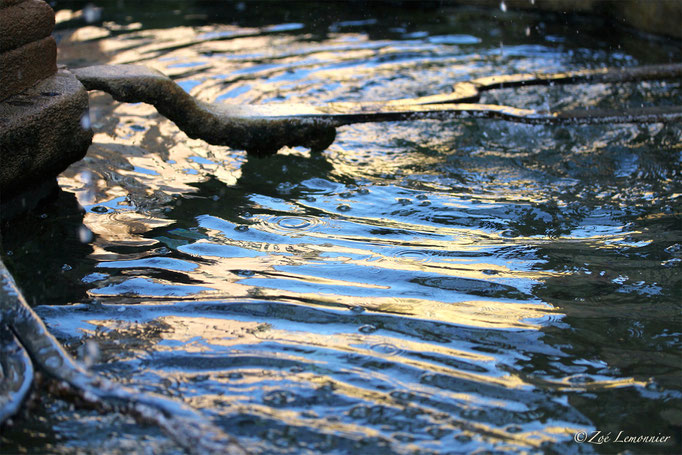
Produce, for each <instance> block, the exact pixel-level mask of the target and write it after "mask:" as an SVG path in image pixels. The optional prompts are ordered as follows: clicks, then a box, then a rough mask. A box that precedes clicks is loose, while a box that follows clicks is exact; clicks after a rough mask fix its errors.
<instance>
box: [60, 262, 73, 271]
mask: <svg viewBox="0 0 682 455" xmlns="http://www.w3.org/2000/svg"><path fill="white" fill-rule="evenodd" d="M72 268H73V267H71V266H70V265H69V264H64V265H63V266H62V272H68V271H69V270H71V269H72Z"/></svg>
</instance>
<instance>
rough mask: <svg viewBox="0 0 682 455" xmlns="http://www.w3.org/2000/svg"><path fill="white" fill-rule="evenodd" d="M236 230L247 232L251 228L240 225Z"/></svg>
mask: <svg viewBox="0 0 682 455" xmlns="http://www.w3.org/2000/svg"><path fill="white" fill-rule="evenodd" d="M234 230H235V231H237V232H246V231H248V230H249V227H248V226H247V225H245V224H239V225H237V226H235V227H234Z"/></svg>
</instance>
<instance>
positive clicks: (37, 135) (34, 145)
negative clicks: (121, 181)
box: [0, 70, 92, 217]
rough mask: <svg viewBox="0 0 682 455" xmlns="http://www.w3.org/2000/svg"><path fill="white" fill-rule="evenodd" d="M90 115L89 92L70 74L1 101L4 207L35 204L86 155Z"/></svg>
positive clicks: (0, 165)
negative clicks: (63, 174)
mask: <svg viewBox="0 0 682 455" xmlns="http://www.w3.org/2000/svg"><path fill="white" fill-rule="evenodd" d="M87 115H88V93H87V91H86V90H85V88H84V87H83V86H82V85H81V83H80V82H78V80H77V79H76V78H75V77H74V76H73V75H72V74H71V73H69V72H68V71H66V70H60V71H58V72H57V73H56V74H55V75H54V76H51V77H49V78H47V79H45V80H43V81H41V82H39V83H38V84H36V85H35V86H33V87H31V88H30V89H28V90H25V91H24V92H22V93H20V94H17V95H13V96H11V97H9V98H7V99H6V100H4V101H2V102H0V203H3V205H4V202H5V201H7V202H10V201H11V200H15V201H19V203H20V205H23V206H27V207H28V206H31V205H33V204H32V203H31V201H30V200H34V199H35V198H36V197H39V196H40V195H41V194H43V193H44V191H39V189H40V188H46V186H48V184H46V182H53V181H54V179H55V177H56V176H57V175H58V174H59V173H61V172H62V171H64V170H65V169H66V168H67V167H68V166H69V165H70V164H71V163H74V162H76V161H78V160H80V159H82V158H83V157H84V156H85V153H86V152H87V150H88V147H89V146H90V143H91V141H92V130H91V129H90V124H89V123H90V122H89V119H88V117H87ZM22 195H23V197H24V200H23V201H22V199H21V198H22ZM27 199H28V200H27ZM6 208H7V207H6ZM11 211H13V210H8V212H11ZM3 212H5V210H2V207H0V217H5V214H4V213H3Z"/></svg>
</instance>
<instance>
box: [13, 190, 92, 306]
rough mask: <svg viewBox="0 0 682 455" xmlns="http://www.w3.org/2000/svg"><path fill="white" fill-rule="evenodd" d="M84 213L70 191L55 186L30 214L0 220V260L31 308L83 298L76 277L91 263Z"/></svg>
mask: <svg viewBox="0 0 682 455" xmlns="http://www.w3.org/2000/svg"><path fill="white" fill-rule="evenodd" d="M84 213H85V212H84V210H83V208H82V207H81V206H80V205H79V204H78V200H77V199H76V196H75V195H74V194H73V193H69V192H66V191H63V190H61V189H57V190H56V191H55V192H54V194H52V195H51V196H50V197H49V198H48V199H47V200H46V201H44V202H43V203H41V205H40V206H38V207H37V208H36V209H35V210H34V211H33V212H31V213H28V214H25V215H23V216H20V217H17V218H14V219H12V220H9V221H3V222H2V225H1V226H0V232H1V233H2V235H1V236H0V239H1V240H2V255H3V258H2V260H3V262H4V263H5V264H6V266H7V267H8V269H9V270H10V271H11V273H12V275H13V276H14V277H15V280H16V281H17V284H18V285H19V287H20V288H21V289H22V290H23V291H24V296H25V297H26V301H27V302H28V303H29V304H30V305H31V306H36V305H61V304H64V303H66V302H81V301H83V300H85V299H86V295H87V289H88V288H89V286H88V285H87V284H86V283H84V282H83V281H82V280H81V278H82V277H83V276H85V275H87V274H88V273H90V272H91V271H92V270H93V268H94V265H95V261H94V260H92V259H90V258H89V257H88V256H89V255H90V253H92V246H91V244H90V242H91V240H92V232H90V230H89V229H88V228H87V227H85V225H84V224H83V215H84Z"/></svg>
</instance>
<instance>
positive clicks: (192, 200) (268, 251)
mask: <svg viewBox="0 0 682 455" xmlns="http://www.w3.org/2000/svg"><path fill="white" fill-rule="evenodd" d="M230 5H232V4H230ZM242 5H243V8H245V9H246V12H245V13H244V14H245V15H244V19H243V21H242V22H241V23H240V22H235V19H234V17H232V18H231V19H230V20H229V21H227V20H226V18H225V17H224V16H220V15H217V16H215V20H216V23H211V22H212V21H211V19H210V18H209V17H213V16H208V14H209V13H210V14H213V13H216V11H214V10H212V9H210V8H211V7H207V8H209V9H207V10H201V9H198V10H197V7H194V10H191V11H194V13H196V14H204V16H200V18H203V19H201V20H200V21H199V22H200V23H201V25H197V23H196V21H195V19H196V18H195V16H192V14H190V13H187V14H185V15H183V14H175V13H171V12H169V13H167V14H166V15H163V14H160V13H157V14H156V15H150V14H148V13H145V11H146V10H145V9H144V8H143V9H142V10H141V11H140V12H139V16H140V17H136V16H135V14H134V13H133V12H131V11H127V13H126V14H123V13H120V12H118V10H107V9H105V10H104V16H103V22H102V23H96V24H92V25H89V26H88V28H84V27H83V28H80V29H79V30H77V31H76V32H75V33H73V34H72V32H70V31H65V30H63V31H61V32H60V37H61V43H60V45H61V46H62V58H63V60H64V62H65V63H67V64H72V65H82V64H85V63H122V62H126V63H129V62H134V63H144V64H146V65H149V66H152V67H155V68H158V69H160V70H162V71H164V72H165V73H167V74H169V75H171V76H172V77H173V78H175V80H176V81H177V82H178V83H179V84H180V85H181V86H182V87H183V88H185V90H187V91H189V92H190V93H192V94H193V95H195V96H197V97H199V98H201V99H204V100H209V101H229V102H233V103H280V102H311V103H324V102H331V101H355V100H371V99H377V100H378V99H392V98H402V97H412V96H423V95H428V94H435V93H442V92H446V91H447V90H448V88H449V87H450V86H451V85H452V83H453V82H456V81H461V80H467V79H472V78H475V77H480V76H486V75H491V74H496V73H513V72H520V71H524V72H525V71H536V70H541V71H552V70H559V69H566V68H583V67H599V66H603V65H625V64H628V65H629V64H637V63H662V62H666V61H668V60H673V61H680V60H682V55H680V51H679V48H675V47H673V46H670V47H666V46H667V45H666V44H665V43H661V42H649V41H646V40H644V39H640V40H639V41H636V42H633V40H632V38H629V39H621V38H622V37H619V36H615V37H614V36H604V35H603V34H600V33H599V32H598V29H597V28H594V25H593V24H590V23H585V24H583V25H582V27H583V28H582V29H581V34H580V35H578V36H574V33H575V31H574V29H572V28H571V26H562V25H558V24H553V23H551V22H543V21H542V20H541V17H540V16H536V15H533V14H527V15H518V14H517V15H516V16H514V19H515V22H514V24H507V23H501V22H500V20H499V19H493V18H492V17H491V16H489V15H488V13H485V12H480V11H478V12H477V11H476V10H468V9H465V10H456V9H441V10H429V11H427V12H423V11H418V12H415V10H400V9H395V8H394V9H390V10H384V9H381V8H380V7H375V9H372V8H370V9H368V10H367V11H364V14H356V13H354V12H353V11H347V10H346V9H344V8H342V7H338V6H337V7H335V8H337V9H338V11H337V10H333V11H331V12H329V11H328V12H327V13H328V14H327V15H323V16H319V17H318V16H314V15H310V14H309V13H310V11H311V10H309V9H306V8H302V9H301V11H299V12H292V13H291V15H290V16H291V17H289V19H284V18H283V17H281V18H279V19H278V20H275V19H272V20H270V19H269V18H270V17H271V15H270V14H265V15H263V16H262V17H260V18H259V20H260V22H253V20H254V18H253V16H250V15H249V13H248V9H249V4H248V3H245V4H242ZM233 6H234V5H233ZM310 8H312V7H310ZM329 8H332V7H329ZM275 9H276V8H275ZM313 9H314V8H313ZM332 9H333V8H332ZM195 10H196V11H195ZM259 11H261V10H259ZM316 11H317V10H316ZM388 12H390V14H389V13H388ZM194 13H193V14H194ZM107 14H110V16H107ZM216 14H217V13H216ZM272 14H274V15H276V14H275V13H272ZM509 14H512V13H509ZM514 14H516V13H514ZM127 15H130V17H127ZM159 16H161V17H162V18H163V20H165V21H166V22H165V23H163V24H160V23H153V22H151V23H145V22H144V21H147V22H149V20H151V19H150V18H154V20H157V21H161V19H159ZM197 17H199V16H197ZM335 17H336V19H334V18H335ZM138 20H139V21H143V23H142V24H139V23H136V21H138ZM384 21H385V23H386V26H382V25H383V22H384ZM226 23H232V25H225V24H226ZM150 24H151V25H150ZM207 24H209V25H207ZM192 25H195V26H192ZM527 27H528V30H532V33H526V28H527ZM590 27H592V28H590ZM550 38H551V39H550ZM614 39H619V41H618V44H614V41H612V40H614ZM619 44H622V46H620V47H619ZM485 96H486V97H487V99H485V100H483V101H484V102H500V103H503V104H509V105H514V106H519V107H534V108H535V107H542V106H545V105H550V106H557V107H562V108H576V107H585V106H596V107H605V106H608V107H612V106H614V105H617V103H621V104H622V103H625V104H629V105H638V104H642V103H650V102H652V100H659V101H660V102H664V103H668V102H671V103H678V104H679V103H680V102H682V96H680V85H679V83H674V82H667V83H662V82H659V83H655V82H649V83H642V84H625V85H622V86H616V87H613V86H608V85H602V84H599V85H591V86H589V85H582V86H577V87H553V88H542V87H540V88H538V87H533V88H526V89H519V90H501V91H498V92H494V93H493V92H491V93H489V94H486V95H485ZM661 100H662V101H661ZM91 104H92V111H91V118H92V122H93V126H94V128H95V129H96V135H95V138H94V143H93V146H92V147H91V148H90V151H89V153H88V157H87V158H86V159H85V160H83V161H82V162H80V163H77V164H75V165H73V166H72V167H71V168H70V169H69V170H68V171H67V172H65V173H64V174H63V175H62V176H61V177H60V179H59V183H60V185H61V187H62V189H63V193H62V195H61V196H60V197H61V198H63V199H65V200H67V201H68V200H69V198H71V199H70V200H73V195H75V196H76V198H77V199H78V201H79V203H80V204H81V206H82V207H83V209H84V212H82V211H79V209H78V208H76V207H75V206H69V205H68V202H61V203H59V204H58V205H57V207H58V209H56V210H52V211H50V212H46V213H45V216H44V217H41V216H40V215H38V217H40V218H41V219H40V220H37V219H36V220H33V222H34V223H35V225H40V226H43V227H42V228H41V229H42V231H41V232H34V231H31V232H22V231H20V230H15V231H13V234H12V235H11V236H4V238H3V246H4V248H5V251H6V253H7V255H8V256H7V262H8V265H11V266H12V267H13V268H14V270H15V273H16V275H17V279H18V280H19V281H20V282H21V284H22V285H23V287H24V288H25V289H26V292H27V294H28V295H29V296H30V297H31V298H32V299H33V300H34V302H35V303H36V304H40V303H45V304H49V305H44V306H39V307H38V308H37V310H38V311H39V313H40V314H41V316H42V317H43V318H45V320H46V322H47V323H48V325H49V326H50V328H51V329H52V330H53V331H54V333H55V334H56V335H57V336H58V337H59V338H60V339H61V340H62V341H63V342H65V343H67V345H68V346H69V347H70V349H71V350H72V351H73V352H74V353H79V352H82V351H84V349H83V348H82V347H83V346H86V341H88V342H93V341H94V342H96V343H97V345H98V346H99V354H100V357H99V359H98V361H97V362H96V363H94V365H93V366H92V368H94V369H95V370H96V371H97V372H99V373H100V374H103V375H105V376H107V377H110V378H112V379H114V380H116V381H118V382H123V383H129V384H132V385H134V386H135V387H138V388H140V389H141V390H145V391H150V392H157V393H161V394H164V395H167V396H171V397H176V398H178V399H180V400H183V401H184V402H186V403H188V404H190V405H192V406H194V407H196V408H197V409H199V410H201V411H202V412H204V413H205V414H207V415H208V416H210V417H211V418H212V419H213V420H214V421H215V422H216V423H217V424H219V425H221V426H222V427H223V428H225V429H226V430H227V431H229V432H230V433H232V434H234V435H235V436H237V437H238V438H239V440H240V442H242V444H243V445H244V446H246V447H249V448H250V449H251V450H252V451H253V453H291V454H299V453H339V454H341V453H361V452H362V451H364V452H365V453H372V454H374V453H409V454H412V453H440V454H446V453H474V452H476V451H493V452H503V451H512V452H531V453H535V452H538V453H539V452H546V451H549V452H561V453H563V452H567V453H583V452H584V453H591V452H593V451H597V449H598V450H599V451H601V450H605V451H617V450H623V448H624V447H625V448H627V449H629V450H632V451H633V453H639V452H641V453H651V452H666V451H668V452H676V451H677V450H679V444H680V425H681V424H682V420H680V405H681V403H682V394H681V390H680V383H681V381H680V365H681V360H682V359H681V358H680V354H679V352H680V349H679V348H680V319H679V314H680V300H679V297H680V294H681V292H682V288H681V286H682V281H681V280H680V274H679V267H680V262H681V261H682V247H680V244H682V225H681V224H680V209H681V205H680V194H682V185H681V184H680V159H681V157H682V155H681V152H682V149H681V148H680V144H681V143H682V130H681V129H680V127H679V125H667V126H663V125H657V124H654V125H643V126H639V125H614V126H610V125H605V126H566V127H559V126H529V125H517V124H511V123H505V122H500V121H486V120H474V119H471V120H456V121H444V122H433V121H415V122H405V123H394V124H375V125H373V124H363V125H354V126H348V127H344V128H342V129H341V130H340V131H339V135H338V138H337V140H336V142H335V143H334V144H333V145H332V146H331V147H330V149H329V150H328V151H326V152H324V153H322V154H320V155H310V154H309V153H308V152H306V151H304V150H299V149H287V150H283V151H282V152H280V154H279V155H277V156H273V157H269V158H264V159H256V158H248V159H247V158H246V156H245V154H244V153H243V151H238V150H230V149H228V148H225V147H217V146H211V145H207V144H205V143H203V142H201V141H199V140H191V139H188V138H187V137H186V136H185V135H184V134H183V133H181V132H180V131H178V130H177V128H176V127H175V126H174V125H173V124H171V123H170V122H168V121H166V120H165V119H163V118H162V117H160V116H158V114H156V113H155V111H154V110H153V109H152V108H150V107H149V106H146V105H141V104H136V105H121V104H118V103H114V102H112V101H111V99H110V98H109V97H108V96H105V95H102V94H96V93H95V94H93V95H92V96H91ZM68 220H71V221H68ZM73 220H75V221H73ZM81 223H82V225H81ZM82 226H85V228H87V230H85V231H84V230H83V227H82ZM64 229H66V230H67V231H68V232H64V233H62V231H61V230H64ZM84 233H85V234H84ZM90 233H91V234H90ZM27 239H31V241H30V242H29V241H28V240H27ZM55 239H60V240H61V239H65V242H66V243H68V244H69V245H71V244H73V245H77V246H78V247H75V246H74V247H73V248H72V247H69V248H66V247H64V248H58V247H57V246H56V245H57V244H58V243H59V242H56V241H55ZM82 242H85V243H82ZM48 247H49V248H48ZM40 256H43V257H45V258H46V259H47V260H45V261H38V260H36V259H35V258H37V257H40ZM41 276H44V277H48V279H49V283H50V288H49V290H46V287H45V286H42V285H39V284H37V283H36V277H41ZM37 281H40V279H38V280H37ZM90 346H91V345H90ZM32 406H33V409H32V411H31V412H30V413H29V414H27V415H25V416H23V417H21V418H20V419H19V422H20V425H15V426H14V427H11V428H9V429H8V430H7V431H6V432H4V433H3V436H2V437H0V441H2V444H3V446H5V445H6V446H7V447H8V448H9V450H10V451H14V450H17V451H18V450H21V449H28V450H29V451H34V452H36V451H37V452H41V451H50V452H55V453H66V452H71V451H73V450H81V449H82V450H85V451H95V450H98V449H99V448H101V447H104V448H106V449H107V450H110V451H112V452H117V451H118V452H120V453H131V452H135V453H148V452H149V451H154V452H155V453H174V452H175V451H177V450H178V449H177V448H175V447H174V446H173V445H172V444H171V443H170V442H169V441H168V440H166V439H165V438H164V437H163V436H162V435H161V434H160V433H159V432H158V431H157V430H155V429H153V428H144V427H135V426H134V425H133V424H132V422H131V421H128V420H125V419H123V418H121V417H117V416H99V415H98V414H97V413H96V412H94V411H87V410H86V411H83V410H78V409H76V410H74V409H72V408H69V407H68V406H66V405H65V404H64V403H63V402H61V401H53V400H52V399H45V400H44V401H41V402H38V403H33V405H32ZM594 430H600V431H604V432H609V431H610V432H613V433H614V435H615V434H616V433H617V432H618V431H624V432H626V433H627V434H632V435H657V434H661V435H670V436H672V444H670V443H669V444H667V445H660V444H659V445H656V446H651V445H649V446H647V445H641V444H640V445H621V446H609V447H607V446H602V447H599V448H597V447H595V446H592V445H590V444H582V445H580V444H577V443H575V442H574V441H573V435H574V434H575V433H576V432H578V431H587V432H592V431H594ZM652 447H653V449H652Z"/></svg>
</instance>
